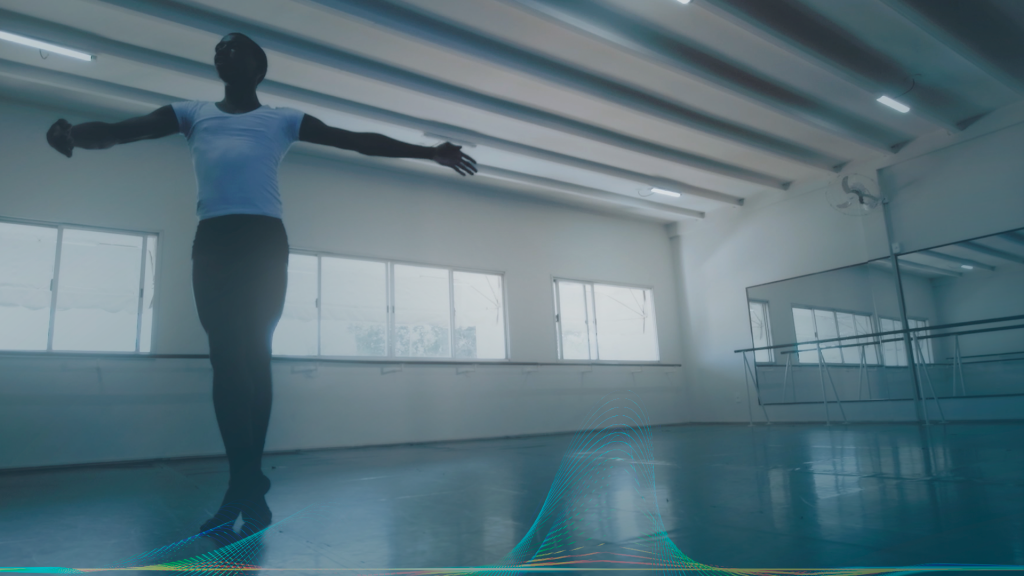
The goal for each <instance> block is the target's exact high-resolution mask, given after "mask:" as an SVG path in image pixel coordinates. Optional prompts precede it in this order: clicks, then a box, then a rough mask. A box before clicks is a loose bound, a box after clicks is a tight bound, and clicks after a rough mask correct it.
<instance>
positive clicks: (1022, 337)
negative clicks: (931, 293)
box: [933, 264, 1024, 356]
mask: <svg viewBox="0 0 1024 576" xmlns="http://www.w3.org/2000/svg"><path fill="white" fill-rule="evenodd" d="M933 284H934V286H935V299H936V303H937V306H938V310H939V315H940V316H939V320H940V322H941V323H943V324H951V323H955V322H968V321H970V320H974V319H978V318H1000V317H1003V316H1020V315H1024V269H1021V267H1019V266H1017V265H1014V264H1009V265H1003V266H998V267H996V270H995V271H994V272H987V271H985V270H980V271H979V272H978V273H971V274H964V275H963V276H961V277H960V278H944V279H941V280H936V281H935V282H933ZM1014 324H1019V322H1014ZM960 346H961V350H960V352H961V354H963V355H965V356H966V355H972V354H995V353H1003V352H1020V351H1024V330H1007V331H1005V332H991V333H988V334H971V335H969V336H964V337H962V338H961V339H960Z"/></svg>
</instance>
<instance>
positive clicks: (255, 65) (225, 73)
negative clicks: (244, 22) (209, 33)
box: [213, 32, 267, 88]
mask: <svg viewBox="0 0 1024 576" xmlns="http://www.w3.org/2000/svg"><path fill="white" fill-rule="evenodd" d="M213 50H214V56H213V65H214V66H215V67H216V68H217V75H218V76H220V79H221V80H223V81H224V83H225V84H234V85H240V86H245V85H251V86H252V87H253V88H255V87H256V85H257V84H259V83H260V82H262V81H263V78H264V76H266V75H267V54H266V52H264V51H263V48H260V45H259V44H257V43H256V42H255V41H253V39H252V38H249V37H248V36H246V35H245V34H241V33H239V32H232V33H231V34H228V35H227V36H225V37H223V38H221V39H220V42H219V43H218V44H217V46H216V47H215V48H214V49H213Z"/></svg>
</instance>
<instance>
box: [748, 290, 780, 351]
mask: <svg viewBox="0 0 1024 576" xmlns="http://www.w3.org/2000/svg"><path fill="white" fill-rule="evenodd" d="M751 304H760V305H761V307H762V308H763V310H764V323H765V335H766V336H767V340H768V346H771V345H772V341H773V340H772V320H771V314H770V312H769V310H768V300H751V299H749V298H748V299H747V320H748V322H749V324H750V339H751V342H753V340H754V322H753V318H750V305H751ZM758 352H767V353H768V360H758V359H757V353H758ZM754 364H775V350H774V349H772V348H769V349H768V350H757V351H755V352H754Z"/></svg>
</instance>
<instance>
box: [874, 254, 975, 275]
mask: <svg viewBox="0 0 1024 576" xmlns="http://www.w3.org/2000/svg"><path fill="white" fill-rule="evenodd" d="M868 264H873V265H874V266H876V267H878V268H885V269H886V270H887V271H889V272H892V262H890V261H889V259H888V258H883V259H881V260H872V261H871V262H868ZM899 265H900V268H901V269H902V268H907V272H908V273H910V274H918V275H921V274H924V273H925V272H927V273H930V274H941V275H943V276H956V277H959V276H963V274H960V273H959V272H954V271H953V270H947V269H945V268H937V267H935V266H928V265H927V264H915V263H914V262H910V261H908V260H906V259H904V258H902V257H901V258H900V259H899Z"/></svg>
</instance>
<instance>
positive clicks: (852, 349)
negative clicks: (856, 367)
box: [836, 312, 860, 364]
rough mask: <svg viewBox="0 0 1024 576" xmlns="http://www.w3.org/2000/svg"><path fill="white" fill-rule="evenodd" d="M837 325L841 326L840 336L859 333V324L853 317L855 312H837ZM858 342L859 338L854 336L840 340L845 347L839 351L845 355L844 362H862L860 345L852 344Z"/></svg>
mask: <svg viewBox="0 0 1024 576" xmlns="http://www.w3.org/2000/svg"><path fill="white" fill-rule="evenodd" d="M836 326H838V328H839V335H840V336H844V337H845V336H856V335H857V325H856V322H855V321H854V319H853V314H849V313H846V312H836ZM857 342H858V340H856V339H853V338H851V339H850V340H843V341H841V342H839V343H840V344H841V345H842V346H843V348H840V349H839V352H840V354H841V355H842V357H843V363H844V364H860V347H859V346H851V344H856V343H857Z"/></svg>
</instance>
